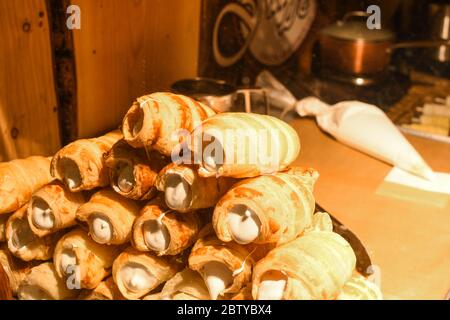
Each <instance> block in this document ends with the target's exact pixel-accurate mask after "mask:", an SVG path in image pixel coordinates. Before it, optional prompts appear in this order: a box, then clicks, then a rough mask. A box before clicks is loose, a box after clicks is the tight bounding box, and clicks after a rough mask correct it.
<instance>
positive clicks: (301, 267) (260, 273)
mask: <svg viewBox="0 0 450 320" xmlns="http://www.w3.org/2000/svg"><path fill="white" fill-rule="evenodd" d="M355 264H356V257H355V254H354V253H353V250H352V248H351V247H350V244H348V242H347V241H346V240H345V239H344V238H342V237H341V236H340V235H338V234H336V233H333V232H323V231H314V232H308V233H306V234H305V235H303V236H302V237H299V238H297V239H295V240H293V241H291V242H289V243H287V244H284V245H282V246H279V247H277V248H275V249H273V250H272V251H270V252H269V254H268V255H267V256H266V257H265V258H264V259H262V260H260V261H259V262H258V263H257V264H256V265H255V267H254V269H253V284H252V295H253V298H254V299H257V300H322V299H335V298H336V297H337V295H338V294H339V292H340V290H341V289H342V287H343V286H344V284H345V283H346V282H347V281H348V280H349V279H350V278H351V276H352V272H353V270H354V268H355Z"/></svg>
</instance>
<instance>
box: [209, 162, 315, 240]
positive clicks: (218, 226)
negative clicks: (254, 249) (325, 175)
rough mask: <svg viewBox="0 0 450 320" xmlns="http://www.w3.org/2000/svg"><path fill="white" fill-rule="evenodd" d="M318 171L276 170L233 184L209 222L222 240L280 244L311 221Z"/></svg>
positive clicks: (307, 225) (303, 229) (299, 231)
mask: <svg viewBox="0 0 450 320" xmlns="http://www.w3.org/2000/svg"><path fill="white" fill-rule="evenodd" d="M317 177H318V173H317V171H314V170H312V169H305V170H303V171H302V172H301V173H300V172H299V171H297V172H296V173H289V172H279V173H276V174H273V175H265V176H259V177H256V178H250V179H246V180H243V181H241V182H239V183H237V184H235V185H234V186H233V187H232V188H231V189H230V190H229V191H228V192H227V193H226V194H225V195H224V196H223V197H222V198H221V199H220V200H219V202H218V203H217V205H216V207H215V209H214V215H213V219H212V223H213V226H214V229H215V231H216V233H217V237H218V238H219V239H221V240H222V241H225V242H229V241H232V240H234V241H235V242H237V243H240V244H248V243H252V242H254V243H258V244H263V243H277V244H282V243H285V242H287V241H290V240H293V239H295V238H296V237H298V236H299V235H300V234H302V233H303V232H304V231H305V230H306V229H307V228H309V227H310V226H311V224H312V217H313V213H314V208H315V201H314V196H313V187H312V186H313V184H314V182H315V181H316V179H317Z"/></svg>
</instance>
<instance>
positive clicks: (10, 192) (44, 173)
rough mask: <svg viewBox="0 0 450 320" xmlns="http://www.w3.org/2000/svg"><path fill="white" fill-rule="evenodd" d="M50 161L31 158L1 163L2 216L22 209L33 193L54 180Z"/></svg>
mask: <svg viewBox="0 0 450 320" xmlns="http://www.w3.org/2000/svg"><path fill="white" fill-rule="evenodd" d="M50 160H51V158H45V157H29V158H26V159H19V160H12V161H9V162H2V163H0V215H1V214H5V213H11V212H14V211H16V210H18V209H20V208H21V207H22V206H23V205H25V204H26V203H27V202H28V201H29V200H30V198H31V195H32V194H33V192H35V191H36V190H38V189H40V188H41V187H43V186H45V185H46V184H47V183H49V182H51V181H52V180H53V178H52V176H51V175H50Z"/></svg>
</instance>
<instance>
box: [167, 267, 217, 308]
mask: <svg viewBox="0 0 450 320" xmlns="http://www.w3.org/2000/svg"><path fill="white" fill-rule="evenodd" d="M160 298H161V300H209V299H210V296H209V292H208V288H207V287H206V285H205V282H204V281H203V278H202V276H201V275H200V274H199V273H198V272H197V271H194V270H191V269H189V268H186V269H184V270H183V271H181V272H178V273H177V274H176V275H175V276H174V277H173V278H172V279H170V280H169V281H167V282H166V284H165V285H164V287H163V289H162V291H161V294H160Z"/></svg>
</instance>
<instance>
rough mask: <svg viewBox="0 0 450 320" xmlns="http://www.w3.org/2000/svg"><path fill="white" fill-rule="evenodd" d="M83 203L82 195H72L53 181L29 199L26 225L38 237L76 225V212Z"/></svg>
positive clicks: (63, 186) (64, 187)
mask: <svg viewBox="0 0 450 320" xmlns="http://www.w3.org/2000/svg"><path fill="white" fill-rule="evenodd" d="M84 202H85V197H84V195H83V194H82V193H72V192H70V191H69V189H67V187H66V186H65V185H64V184H62V183H61V182H59V181H54V182H52V183H50V184H48V185H46V186H44V187H42V188H41V189H39V190H38V191H36V192H35V193H34V194H33V196H32V197H31V200H30V204H29V205H28V210H27V218H28V224H29V225H30V228H31V230H32V231H33V233H34V234H35V235H37V236H38V237H44V236H46V235H49V234H52V233H55V232H57V231H59V230H63V229H67V228H70V227H72V226H74V225H75V224H76V219H75V218H76V212H77V210H78V207H79V206H81V205H82V204H83V203H84Z"/></svg>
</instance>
